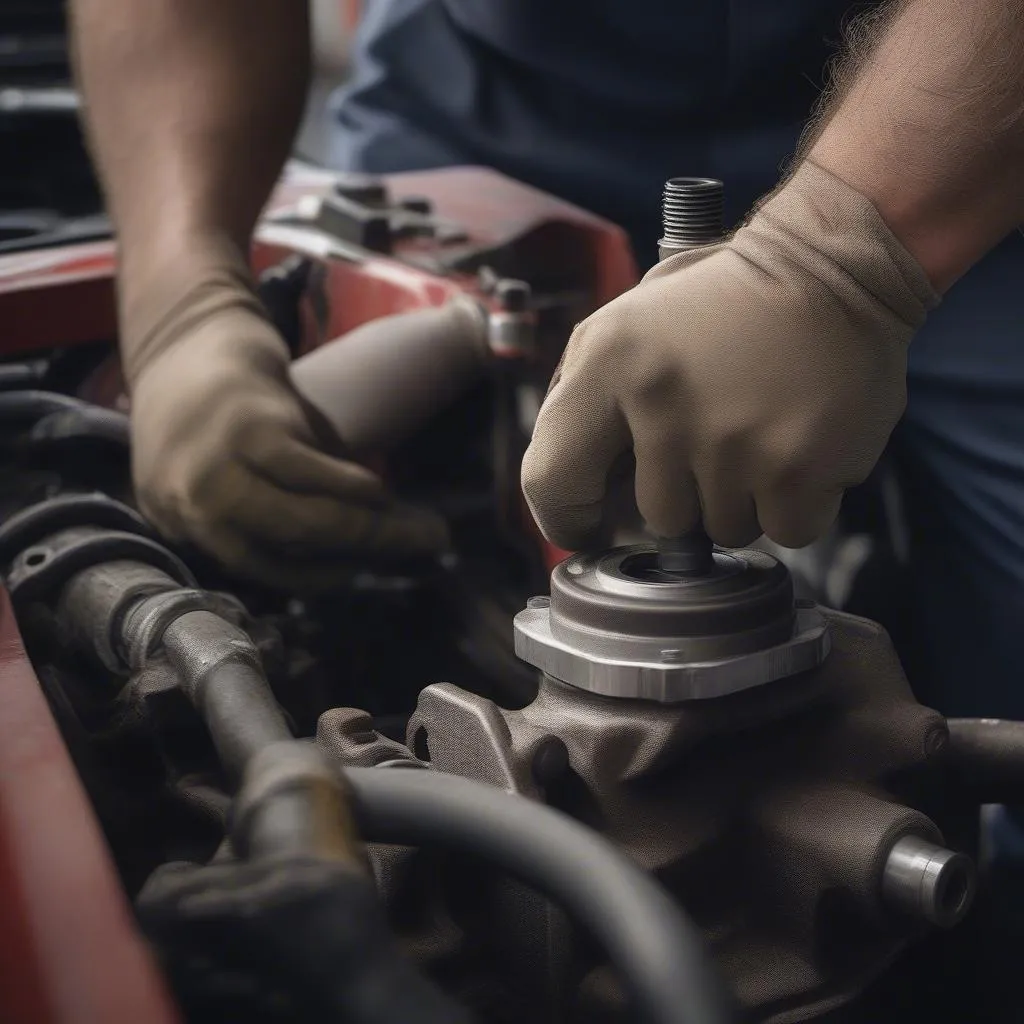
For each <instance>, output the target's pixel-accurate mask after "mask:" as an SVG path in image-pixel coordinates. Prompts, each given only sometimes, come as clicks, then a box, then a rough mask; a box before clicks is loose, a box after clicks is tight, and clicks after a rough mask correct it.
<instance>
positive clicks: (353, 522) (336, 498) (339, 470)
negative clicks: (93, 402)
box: [121, 246, 447, 590]
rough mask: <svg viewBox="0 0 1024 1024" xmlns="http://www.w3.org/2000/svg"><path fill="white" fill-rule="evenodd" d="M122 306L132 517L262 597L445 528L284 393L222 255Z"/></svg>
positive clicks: (281, 362) (281, 354)
mask: <svg viewBox="0 0 1024 1024" xmlns="http://www.w3.org/2000/svg"><path fill="white" fill-rule="evenodd" d="M125 290H126V291H131V294H130V295H127V296H122V311H121V319H122V343H121V350H122V359H123V363H124V368H125V377H126V380H127V383H128V386H129V392H130V396H131V402H132V405H131V436H132V472H133V478H134V483H135V489H136V496H137V499H138V502H139V506H140V508H141V510H142V512H143V513H144V514H145V515H146V516H147V517H148V518H149V519H150V521H151V522H152V523H153V524H154V525H155V526H156V527H157V528H158V529H159V530H160V531H161V532H162V533H163V534H164V535H165V536H166V537H168V538H170V539H173V540H179V541H190V542H192V543H194V544H196V545H197V546H198V547H200V548H202V549H204V550H206V551H207V552H208V553H209V554H211V555H213V556H214V557H215V558H217V559H218V560H219V561H220V562H221V563H223V564H224V565H225V566H227V567H228V568H230V569H232V570H234V571H236V572H238V573H240V574H242V575H245V576H249V577H252V578H255V579H258V580H261V581H262V582H264V583H267V584H269V585H271V586H281V587H288V588H292V589H298V590H318V589H323V588H327V587H329V586H331V585H332V584H333V583H335V582H337V580H338V578H339V576H340V575H341V573H342V572H343V571H344V569H345V564H346V561H348V563H349V564H351V556H353V555H357V556H368V555H369V556H374V555H381V554H384V555H387V556H390V557H394V556H402V555H406V554H414V555H424V554H430V553H434V552H436V551H438V550H439V549H441V548H442V547H443V546H444V545H445V543H446V540H447V534H446V530H445V527H444V524H443V522H442V521H441V520H440V519H439V518H436V517H434V516H432V515H430V514H428V513H426V512H424V511H422V510H419V509H414V508H409V507H406V506H403V505H399V504H396V503H395V502H394V501H393V500H391V498H390V497H389V496H388V494H387V493H386V491H385V488H384V485H383V483H382V481H381V480H380V479H379V478H378V477H377V476H376V475H374V474H373V473H371V472H370V471H369V470H367V469H365V468H363V467H361V466H358V465H355V464H353V463H352V462H348V461H345V459H344V457H343V449H342V446H341V443H340V442H339V439H338V438H337V436H336V435H335V434H334V433H333V432H332V431H331V429H330V428H329V427H328V426H327V425H326V423H325V422H324V421H323V420H322V418H321V417H320V415H319V414H318V413H317V412H316V411H315V410H314V409H313V408H312V407H311V406H309V405H308V404H307V403H306V402H305V401H304V400H303V399H302V398H301V397H300V396H299V394H298V393H297V392H296V390H295V389H294V388H293V386H292V384H291V382H290V379H289V375H288V364H289V353H288V350H287V347H286V346H285V343H284V341H283V339H282V338H281V337H280V336H279V335H278V334H277V332H276V331H275V330H274V328H273V327H272V326H271V324H270V323H269V322H268V320H267V318H266V315H265V313H264V311H263V308H262V306H261V305H260V303H259V301H258V300H257V298H256V296H255V294H254V292H253V290H252V284H251V281H250V278H249V272H248V268H247V266H246V264H245V261H244V260H243V259H242V257H241V255H240V254H239V253H238V251H237V250H234V249H233V248H232V247H230V246H215V247H211V248H210V249H209V250H208V251H207V250H204V251H203V252H202V253H201V254H195V255H194V257H193V258H191V259H190V260H188V261H187V266H185V267H183V268H182V269H181V271H180V276H179V277H177V278H174V277H173V276H170V277H168V276H166V275H165V276H164V278H162V279H161V281H160V282H159V284H158V285H157V286H153V285H149V286H144V287H142V288H141V289H140V288H134V289H125Z"/></svg>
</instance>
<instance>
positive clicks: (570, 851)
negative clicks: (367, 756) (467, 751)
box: [345, 768, 736, 1024]
mask: <svg viewBox="0 0 1024 1024" xmlns="http://www.w3.org/2000/svg"><path fill="white" fill-rule="evenodd" d="M345 774H346V777H347V778H348V780H349V783H350V785H351V787H352V791H353V797H354V805H355V806H354V810H355V814H356V822H357V825H358V827H359V829H360V832H361V834H362V835H363V837H364V838H365V839H366V840H367V841H368V842H375V843H393V844H399V845H407V846H408V845H411V846H420V845H422V846H430V847H440V848H446V849H449V850H455V851H458V852H459V853H465V854H470V855H474V856H477V857H479V858H480V859H481V860H484V861H486V862H489V863H490V864H493V865H495V866H496V867H499V868H501V869H503V870H504V871H507V872H508V873H509V874H510V875H513V876H515V877H517V878H519V879H520V880H521V881H523V882H526V883H528V884H529V885H531V886H533V887H534V888H536V889H537V890H538V891H539V892H541V893H543V894H544V895H546V896H548V897H549V898H550V899H551V900H552V901H553V902H555V903H557V904H558V905H560V906H561V907H563V908H564V909H565V910H566V911H567V912H568V913H569V915H570V916H571V917H572V918H573V919H574V920H575V921H576V922H577V923H579V924H580V925H582V926H583V927H584V928H585V929H587V930H589V932H590V933H591V935H592V936H593V937H594V938H595V939H596V940H597V941H598V942H600V943H601V945H602V946H603V948H604V951H605V953H606V954H607V955H608V957H609V959H610V960H611V962H612V964H613V965H614V967H615V968H616V969H617V970H618V972H619V974H620V976H621V978H622V979H623V982H624V983H625V984H626V986H627V989H628V991H629V993H630V996H631V998H632V1001H633V1006H634V1007H635V1009H636V1012H637V1019H638V1020H639V1021H642V1022H644V1024H725V1022H727V1021H734V1020H735V1019H736V1014H735V1011H734V1009H733V1007H732V1004H731V1001H730V999H729V997H728V995H727V993H726V989H725V986H724V985H723V984H722V982H721V981H720V979H719V976H718V974H717V972H716V970H715V969H714V967H713V965H712V964H711V962H710V961H709V959H708V958H707V957H706V955H705V953H704V950H703V943H702V940H701V937H700V935H699V933H698V932H697V929H696V928H695V926H693V925H692V924H691V923H689V922H688V921H687V919H686V918H685V917H684V916H683V914H682V913H681V912H680V910H679V909H678V908H677V907H676V905H675V903H674V902H673V901H672V900H671V898H670V897H669V896H668V894H667V893H666V892H665V891H664V890H663V889H662V888H661V887H660V886H659V885H658V884H657V883H656V882H655V881H654V880H653V879H652V878H651V877H650V876H649V875H647V874H646V873H645V872H644V871H642V870H641V869H640V868H639V867H637V866H636V865H635V864H633V862H632V861H630V860H628V859H627V858H626V857H625V855H623V854H621V853H620V852H619V851H618V850H616V849H615V848H614V847H613V846H612V845H611V844H610V843H608V842H607V841H606V840H604V839H602V838H601V837H600V836H599V835H598V834H597V833H595V832H592V831H591V830H590V829H587V828H585V827H584V826H582V825H580V824H578V823H577V822H575V821H573V820H572V819H571V818H569V817H568V816H566V815H564V814H561V813H560V812H558V811H555V810H552V809H551V808H549V807H545V806H544V805H543V804H539V803H536V802H535V801H532V800H526V799H523V798H522V797H516V796H512V795H510V794H508V793H505V792H503V791H501V790H498V789H495V788H494V787H492V786H487V785H484V784H482V783H477V782H471V781H470V780H468V779H463V778H459V777H457V776H453V775H447V774H444V773H441V772H435V771H393V770H390V769H380V768H350V769H348V770H347V771H346V773H345Z"/></svg>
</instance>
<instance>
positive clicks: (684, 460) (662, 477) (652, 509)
mask: <svg viewBox="0 0 1024 1024" xmlns="http://www.w3.org/2000/svg"><path fill="white" fill-rule="evenodd" d="M633 436H634V439H633V454H634V456H635V458H636V470H635V486H636V504H637V508H638V509H639V511H640V515H641V516H642V517H643V520H644V522H645V523H646V524H647V527H648V529H649V530H651V531H652V532H653V533H654V534H655V536H657V537H677V536H679V534H681V533H686V532H687V531H689V530H692V529H693V528H694V527H695V526H696V525H697V524H698V523H699V522H700V519H701V506H700V498H699V495H698V493H697V482H696V480H695V479H694V476H693V472H692V471H691V469H690V462H689V458H688V447H689V445H688V441H687V438H686V437H685V436H683V435H682V434H680V433H678V432H668V431H664V430H662V431H658V430H657V428H655V429H652V430H650V431H643V432H641V431H640V430H638V429H635V430H634V435H633Z"/></svg>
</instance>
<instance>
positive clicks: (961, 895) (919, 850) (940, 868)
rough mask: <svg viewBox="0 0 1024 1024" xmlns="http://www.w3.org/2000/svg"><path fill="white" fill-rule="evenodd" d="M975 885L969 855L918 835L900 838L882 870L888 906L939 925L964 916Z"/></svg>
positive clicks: (950, 924)
mask: <svg viewBox="0 0 1024 1024" xmlns="http://www.w3.org/2000/svg"><path fill="white" fill-rule="evenodd" d="M975 887H976V872H975V869H974V864H973V863H972V862H971V860H970V859H969V858H968V857H966V856H965V855H964V854H962V853H956V852H955V851H953V850H947V849H945V848H944V847H942V846H936V845H935V843H930V842H928V841H927V840H926V839H921V838H919V837H918V836H904V837H903V838H902V839H899V840H898V841H897V842H896V843H895V845H894V846H893V847H892V849H891V850H890V851H889V856H888V858H887V859H886V862H885V867H884V868H883V871H882V898H883V900H884V901H885V902H886V903H887V904H888V905H889V906H890V907H891V908H893V909H894V910H899V911H902V912H904V913H906V914H909V915H911V916H913V917H916V918H918V919H920V920H924V921H928V922H929V923H930V924H933V925H937V926H938V927H940V928H951V927H953V925H955V924H958V923H959V922H960V921H962V920H963V919H964V917H966V915H967V912H968V911H969V910H970V909H971V904H972V902H973V900H974V891H975Z"/></svg>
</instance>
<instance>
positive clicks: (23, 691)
mask: <svg viewBox="0 0 1024 1024" xmlns="http://www.w3.org/2000/svg"><path fill="white" fill-rule="evenodd" d="M178 1019H179V1018H178V1015H177V1013H176V1011H175V1010H174V1008H173V1005H172V1003H171V1000H170V998H169V996H168V994H167V992H166V990H165V988H164V985H163V981H162V979H161V977H160V975H159V972H158V971H157V968H156V966H155V964H154V963H153V961H152V960H151V958H150V955H149V952H148V949H147V948H146V946H145V944H144V942H143V940H142V938H141V937H140V936H139V934H138V932H137V931H136V929H135V924H134V920H133V917H132V913H131V909H130V907H129V904H128V901H127V898H126V896H125V894H124V892H123V891H122V889H121V886H120V883H119V882H118V879H117V875H116V872H115V869H114V865H113V863H112V861H111V859H110V856H109V853H108V851H107V848H106V844H105V842H104V840H103V837H102V835H101V833H100V829H99V826H98V824H97V822H96V819H95V818H94V816H93V813H92V810H91V808H90V806H89V800H88V797H87V795H86V793H85V792H84V790H83V788H82V785H81V783H80V782H79V779H78V776H77V774H76V772H75V768H74V766H73V764H72V763H71V760H70V758H69V756H68V753H67V751H66V749H65V746H64V742H63V740H62V738H61V736H60V733H59V731H58V729H57V726H56V724H55V722H54V720H53V718H52V717H51V715H50V710H49V707H48V706H47V703H46V699H45V697H44V696H43V692H42V690H41V688H40V685H39V682H38V680H37V679H36V677H35V674H34V673H33V671H32V667H31V665H30V664H29V661H28V657H27V656H26V654H25V651H24V648H23V646H22V643H21V637H20V634H19V632H18V628H17V625H16V624H15V621H14V614H13V611H12V609H11V604H10V600H9V598H8V596H7V593H6V591H4V590H3V589H0V1020H3V1021H4V1022H5V1024H141V1022H145V1024H174V1022H176V1021H178Z"/></svg>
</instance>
